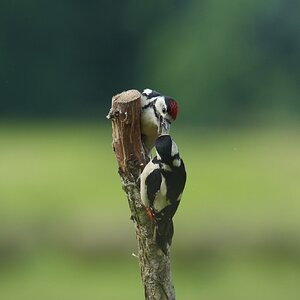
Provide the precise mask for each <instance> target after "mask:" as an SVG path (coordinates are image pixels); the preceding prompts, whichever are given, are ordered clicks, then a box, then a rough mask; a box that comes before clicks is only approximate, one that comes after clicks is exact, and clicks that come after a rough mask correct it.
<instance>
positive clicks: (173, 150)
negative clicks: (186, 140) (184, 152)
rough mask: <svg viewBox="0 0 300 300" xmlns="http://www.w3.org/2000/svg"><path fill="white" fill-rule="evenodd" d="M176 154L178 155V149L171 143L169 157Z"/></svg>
mask: <svg viewBox="0 0 300 300" xmlns="http://www.w3.org/2000/svg"><path fill="white" fill-rule="evenodd" d="M176 154H178V147H177V145H176V144H175V142H174V141H172V150H171V156H175V155H176Z"/></svg>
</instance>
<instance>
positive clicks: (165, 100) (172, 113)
mask: <svg viewBox="0 0 300 300" xmlns="http://www.w3.org/2000/svg"><path fill="white" fill-rule="evenodd" d="M141 109H142V112H141V133H142V142H143V144H144V147H145V148H146V149H145V150H146V154H147V155H148V156H149V157H150V158H151V149H152V148H153V147H154V144H155V141H156V139H157V138H158V136H159V135H160V134H169V132H170V124H171V122H173V121H174V120H175V119H176V117H177V113H178V105H177V102H176V101H175V100H174V99H173V98H171V97H168V96H163V95H161V94H160V93H158V92H156V91H153V90H151V89H145V90H144V91H143V92H142V96H141Z"/></svg>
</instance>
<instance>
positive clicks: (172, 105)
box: [168, 100, 178, 120]
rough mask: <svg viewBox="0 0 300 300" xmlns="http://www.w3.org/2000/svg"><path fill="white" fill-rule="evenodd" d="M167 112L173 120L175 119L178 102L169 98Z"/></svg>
mask: <svg viewBox="0 0 300 300" xmlns="http://www.w3.org/2000/svg"><path fill="white" fill-rule="evenodd" d="M168 113H169V114H170V116H171V117H172V119H173V120H176V118H177V113H178V104H177V102H176V101H175V100H171V101H170V104H169V107H168Z"/></svg>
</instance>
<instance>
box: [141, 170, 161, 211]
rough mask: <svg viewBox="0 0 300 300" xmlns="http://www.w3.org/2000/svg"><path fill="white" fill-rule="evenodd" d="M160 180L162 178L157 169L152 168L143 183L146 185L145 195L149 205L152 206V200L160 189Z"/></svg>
mask: <svg viewBox="0 0 300 300" xmlns="http://www.w3.org/2000/svg"><path fill="white" fill-rule="evenodd" d="M161 181H162V178H161V173H160V170H159V169H155V170H153V171H152V172H151V173H150V174H149V175H148V177H147V179H146V182H145V184H146V186H147V197H148V200H149V206H150V207H153V203H154V200H155V198H156V196H157V193H158V192H159V190H160V185H161Z"/></svg>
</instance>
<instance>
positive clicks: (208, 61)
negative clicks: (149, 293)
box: [0, 0, 300, 300]
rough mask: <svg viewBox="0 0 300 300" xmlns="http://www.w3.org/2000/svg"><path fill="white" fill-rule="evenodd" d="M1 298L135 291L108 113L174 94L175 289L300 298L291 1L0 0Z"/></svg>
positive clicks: (299, 65)
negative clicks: (180, 174)
mask: <svg viewBox="0 0 300 300" xmlns="http://www.w3.org/2000/svg"><path fill="white" fill-rule="evenodd" d="M0 45H1V47H0V145H1V146H0V295H1V299H5V300H10V299H12V300H19V299H20V300H21V299H22V300H23V299H30V300H39V299H45V300H47V299H49V300H52V299H53V300H57V299H62V300H76V299H78V300H79V299H80V300H81V299H88V300H93V299H112V300H114V299H120V298H121V299H132V300H134V299H143V289H142V285H141V280H140V275H139V268H138V262H137V259H136V258H135V257H134V256H132V253H136V241H135V236H134V228H133V224H132V222H131V221H130V219H129V218H130V214H129V209H128V205H127V200H126V197H125V194H124V193H123V191H122V190H121V185H120V180H119V177H118V175H117V164H116V161H115V158H114V154H113V152H112V149H111V128H110V124H109V121H107V120H106V119H105V115H106V114H107V112H108V110H109V108H110V104H111V97H112V95H114V94H116V93H118V92H120V91H122V90H126V89H130V88H136V89H139V90H140V91H141V90H143V89H144V88H146V87H149V88H153V89H156V90H158V91H161V92H162V93H164V94H167V95H170V96H173V97H174V98H175V99H177V101H178V103H179V106H180V112H179V118H178V120H177V121H176V122H175V123H174V124H173V127H172V134H173V136H174V139H175V140H176V142H177V144H178V145H179V148H180V152H181V154H182V157H183V158H184V160H185V163H186V166H187V171H188V182H187V186H186V190H185V193H184V196H183V200H182V204H181V206H180V209H179V210H178V213H177V215H176V217H175V236H174V240H173V247H172V266H173V277H174V283H175V288H176V292H177V298H178V299H191V300H193V299H206V300H218V299H230V300H234V299H236V300H240V299H243V300H247V299H264V300H265V299H272V300H273V299H275V300H276V299H299V297H300V285H299V282H300V252H299V251H300V218H299V214H300V202H299V200H300V183H299V179H300V139H299V117H300V101H299V96H300V85H299V80H300V2H299V1H296V0H285V1H284V0H269V1H258V0H252V1H250V0H249V1H248V0H244V1H237V0H228V1H220V0H219V1H217V0H210V1H208V0H201V1H196V0H187V1H179V0H172V1H171V0H164V1H158V0H154V1H147V2H146V1H140V2H138V1H131V0H128V1H101V0H98V1H94V0H91V1H79V0H72V1H71V0H61V1H46V0H42V1H29V0H26V1H17V0H16V1H12V0H1V2H0Z"/></svg>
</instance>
